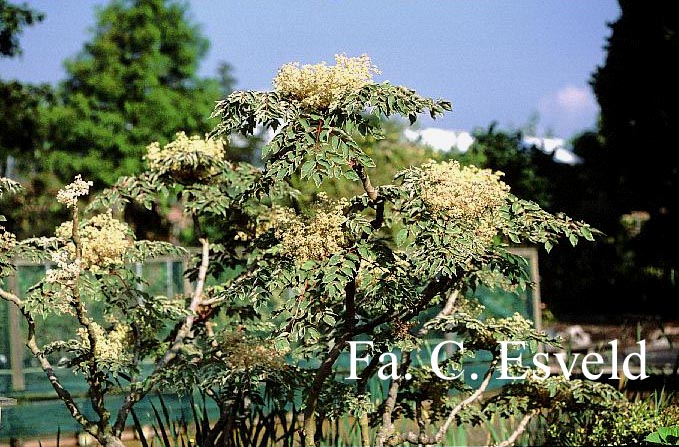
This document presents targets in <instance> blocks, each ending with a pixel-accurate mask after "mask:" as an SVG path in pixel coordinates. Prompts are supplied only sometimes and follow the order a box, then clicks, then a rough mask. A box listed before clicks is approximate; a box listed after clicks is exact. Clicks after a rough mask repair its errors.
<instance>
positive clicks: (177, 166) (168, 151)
mask: <svg viewBox="0 0 679 447" xmlns="http://www.w3.org/2000/svg"><path fill="white" fill-rule="evenodd" d="M146 151H147V152H146V155H145V156H144V159H145V160H146V161H147V163H148V167H149V169H151V170H152V171H156V172H159V173H163V174H164V173H167V172H172V173H179V172H181V171H182V170H185V169H192V168H193V169H195V168H197V167H199V165H200V164H201V162H204V160H201V159H199V157H200V156H203V157H207V158H210V159H213V160H216V161H223V160H224V142H223V141H222V140H221V139H212V138H208V137H207V136H206V137H205V138H201V137H199V136H198V135H192V136H191V137H188V136H187V135H186V133H184V132H178V133H177V134H176V135H175V139H174V141H171V142H169V143H168V144H166V145H165V146H163V147H162V148H161V147H160V143H158V142H157V141H156V142H153V143H151V144H149V145H148V146H147V147H146ZM205 168H206V170H205V172H203V174H205V175H212V174H214V173H215V171H216V168H215V167H214V166H212V167H210V166H205Z"/></svg>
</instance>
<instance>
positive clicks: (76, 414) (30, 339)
mask: <svg viewBox="0 0 679 447" xmlns="http://www.w3.org/2000/svg"><path fill="white" fill-rule="evenodd" d="M0 297H2V298H3V299H4V300H6V301H9V302H10V303H14V304H15V305H16V306H17V308H18V309H19V311H20V312H21V314H22V315H23V317H24V319H25V320H26V323H28V336H27V337H26V347H28V349H29V350H30V351H31V353H32V354H33V356H34V357H35V358H36V359H38V361H39V362H40V367H41V368H42V370H43V371H44V372H45V374H46V375H47V379H48V380H49V381H50V384H51V385H52V388H53V389H54V391H55V392H56V393H57V397H59V399H60V400H61V401H62V402H64V404H65V405H66V408H67V409H68V411H69V413H71V416H72V417H73V419H74V420H75V421H76V422H78V423H79V424H80V425H81V426H82V427H83V428H84V429H85V430H86V431H87V432H88V433H89V434H91V435H92V436H95V437H96V436H97V435H98V434H99V431H98V427H97V425H96V424H95V423H93V422H90V421H89V420H88V419H87V418H86V417H85V415H84V414H83V413H82V412H81V411H80V409H79V408H78V406H77V405H76V403H75V400H74V399H73V397H72V396H71V394H70V393H69V392H68V391H67V390H66V389H65V388H64V387H63V386H62V385H61V382H60V381H59V378H58V377H57V376H56V374H55V373H54V368H53V367H52V364H51V363H50V362H49V360H47V357H45V354H44V353H43V352H42V350H41V349H40V347H39V346H38V343H37V342H36V339H35V320H33V317H32V316H31V314H30V313H29V311H28V310H27V309H26V307H25V305H24V302H23V301H22V300H21V299H20V298H19V297H18V296H17V295H15V294H13V293H11V292H8V291H6V290H3V289H0Z"/></svg>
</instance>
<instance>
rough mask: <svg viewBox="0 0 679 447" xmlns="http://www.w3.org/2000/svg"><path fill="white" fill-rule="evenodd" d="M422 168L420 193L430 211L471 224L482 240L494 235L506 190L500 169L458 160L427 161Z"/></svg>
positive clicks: (462, 224) (463, 224)
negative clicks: (482, 166) (470, 164)
mask: <svg viewBox="0 0 679 447" xmlns="http://www.w3.org/2000/svg"><path fill="white" fill-rule="evenodd" d="M421 172H422V173H421V176H420V180H421V186H420V197H421V198H422V201H423V202H424V204H425V206H426V207H427V208H428V209H429V210H430V211H432V212H435V213H441V214H442V215H443V216H444V218H445V219H455V220H456V221H457V222H458V223H459V224H460V225H461V226H463V227H466V228H473V229H474V231H475V236H477V237H478V238H480V239H481V240H483V241H484V242H487V241H489V240H490V239H492V238H493V236H494V235H495V234H496V233H497V228H496V224H497V223H498V213H499V210H500V207H502V206H503V205H504V204H506V202H507V198H508V194H509V186H507V184H505V183H504V182H503V181H502V180H501V177H502V175H503V174H502V173H501V172H493V171H491V170H490V169H479V168H477V167H475V166H461V165H460V163H458V162H457V161H449V162H441V163H437V162H429V163H426V164H424V165H423V166H422V171H421Z"/></svg>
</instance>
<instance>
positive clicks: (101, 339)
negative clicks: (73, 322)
mask: <svg viewBox="0 0 679 447" xmlns="http://www.w3.org/2000/svg"><path fill="white" fill-rule="evenodd" d="M90 324H91V326H92V332H94V340H95V348H94V357H95V358H96V359H97V360H98V361H101V362H106V363H112V362H120V361H124V360H125V359H126V358H127V357H128V356H126V355H125V351H126V349H125V346H126V345H128V343H129V338H130V328H129V327H128V326H126V325H123V324H120V323H119V324H116V325H115V327H114V328H113V329H112V330H111V331H108V332H107V331H105V330H104V328H102V327H101V326H100V325H99V324H98V323H96V322H91V323H90ZM77 333H78V337H79V338H80V340H81V342H82V344H83V346H85V348H87V349H89V347H90V339H89V336H88V332H87V329H86V328H84V327H79V328H78V330H77Z"/></svg>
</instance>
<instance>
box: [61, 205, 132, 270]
mask: <svg viewBox="0 0 679 447" xmlns="http://www.w3.org/2000/svg"><path fill="white" fill-rule="evenodd" d="M130 233H131V232H130V229H129V227H128V226H127V224H126V223H124V222H121V221H119V220H117V219H114V218H113V216H112V215H111V211H110V210H109V211H108V212H107V213H103V214H98V215H96V216H93V217H92V218H91V219H89V220H87V221H86V222H85V224H84V225H83V226H82V227H81V228H80V229H79V230H78V234H79V236H80V243H81V245H82V267H83V268H84V269H87V270H90V271H92V272H98V271H100V270H101V269H107V268H110V267H114V266H121V265H122V264H123V255H124V254H125V251H126V250H127V249H128V248H129V247H130V246H131V245H132V241H131V240H130V239H129V237H128V235H129V234H130ZM56 235H57V237H59V238H62V239H67V240H69V239H71V238H72V237H73V224H72V223H71V222H64V223H63V224H61V226H60V227H58V228H57V231H56ZM70 250H71V252H72V253H73V252H75V247H74V246H73V244H71V245H70Z"/></svg>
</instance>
